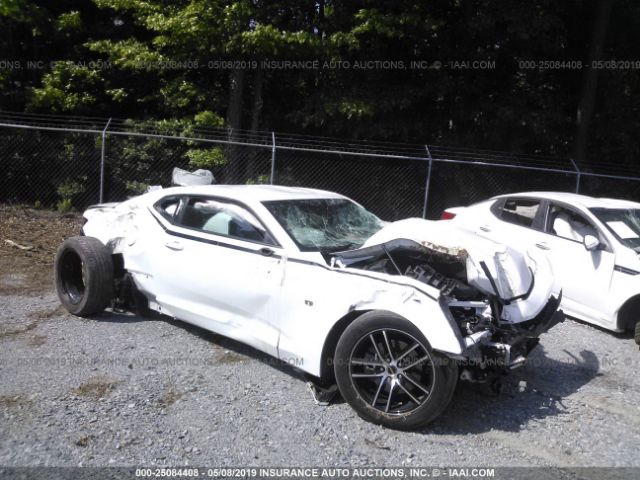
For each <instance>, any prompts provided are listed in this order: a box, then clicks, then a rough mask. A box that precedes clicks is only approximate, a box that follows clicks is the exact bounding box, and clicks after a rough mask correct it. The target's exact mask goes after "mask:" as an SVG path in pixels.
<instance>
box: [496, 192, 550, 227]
mask: <svg viewBox="0 0 640 480" xmlns="http://www.w3.org/2000/svg"><path fill="white" fill-rule="evenodd" d="M539 208H540V202H539V201H538V200H529V199H525V198H509V199H507V200H505V202H504V204H503V205H502V208H501V211H500V218H501V219H502V220H504V221H505V222H509V223H514V224H516V225H520V226H523V227H533V221H534V220H535V218H536V215H537V213H538V209H539Z"/></svg>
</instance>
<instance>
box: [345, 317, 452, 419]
mask: <svg viewBox="0 0 640 480" xmlns="http://www.w3.org/2000/svg"><path fill="white" fill-rule="evenodd" d="M334 370H335V376H336V382H337V384H338V387H339V389H340V393H341V394H342V397H343V398H344V399H345V400H346V401H347V402H348V403H349V405H351V407H352V408H353V409H354V410H355V411H356V412H357V413H358V415H360V417H362V418H363V419H365V420H367V421H369V422H372V423H375V424H378V425H383V426H385V427H388V428H394V429H399V430H413V429H416V428H419V427H422V426H424V425H426V424H428V423H429V422H431V421H433V420H434V419H435V418H437V417H438V416H439V415H440V414H441V413H442V412H443V411H444V410H445V408H446V407H447V405H448V404H449V402H450V401H451V397H452V396H453V391H454V390H455V387H456V383H457V381H458V366H457V365H456V364H455V362H453V361H452V360H451V359H449V358H447V357H445V356H443V355H440V354H438V353H436V352H434V351H433V350H432V348H431V346H430V345H429V342H428V341H427V339H426V338H425V337H424V335H422V333H421V332H420V330H418V328H417V327H416V326H415V325H413V324H412V323H411V322H409V321H408V320H406V319H404V318H402V317H400V316H399V315H396V314H394V313H391V312H385V311H372V312H368V313H365V314H363V315H362V316H360V317H358V318H357V319H356V320H355V321H354V322H353V323H351V325H349V326H348V327H347V329H346V330H345V331H344V333H343V334H342V336H341V337H340V340H339V341H338V345H337V348H336V354H335V357H334Z"/></svg>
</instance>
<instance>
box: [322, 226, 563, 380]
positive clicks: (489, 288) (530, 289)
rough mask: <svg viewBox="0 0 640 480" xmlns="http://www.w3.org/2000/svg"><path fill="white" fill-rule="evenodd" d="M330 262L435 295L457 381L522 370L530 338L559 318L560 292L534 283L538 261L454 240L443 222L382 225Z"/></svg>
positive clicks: (476, 241)
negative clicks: (450, 335) (457, 367)
mask: <svg viewBox="0 0 640 480" xmlns="http://www.w3.org/2000/svg"><path fill="white" fill-rule="evenodd" d="M427 231H428V235H427ZM421 232H424V233H421ZM464 236H466V237H467V238H461V237H464ZM403 237H404V238H403ZM469 237H471V238H469ZM420 238H429V239H430V241H429V242H426V241H420ZM434 238H436V239H437V240H438V241H437V243H436V242H434V241H433V240H434ZM459 244H464V245H466V246H467V247H465V248H460V247H458V246H457V245H459ZM333 263H334V265H335V266H338V267H344V268H358V269H362V270H367V271H374V272H379V273H385V274H389V275H400V276H405V277H408V278H411V279H414V280H416V281H417V282H420V283H423V284H426V285H429V286H430V287H432V288H434V289H436V290H437V291H438V292H439V294H440V303H441V305H442V306H443V308H447V309H448V311H449V313H450V316H451V318H452V319H453V321H454V322H455V324H456V326H457V328H458V330H459V332H460V335H461V337H462V340H463V342H464V346H465V356H464V358H461V359H460V364H461V366H462V367H463V370H462V379H465V380H470V381H487V380H489V379H490V378H492V374H493V373H496V372H499V373H503V372H505V371H508V370H511V369H513V368H517V367H519V366H521V365H523V364H524V362H525V359H526V357H527V355H528V354H529V352H531V350H532V349H533V348H534V347H535V346H536V345H537V344H538V336H539V335H540V334H542V333H544V332H546V331H547V330H548V329H550V328H551V327H553V326H554V325H555V324H557V323H558V322H560V321H562V320H563V318H564V317H563V314H562V312H561V311H558V306H559V303H560V297H561V293H558V294H557V295H555V296H554V295H553V293H554V292H552V291H551V289H550V287H549V282H547V281H545V282H538V284H536V276H539V275H549V276H550V275H551V271H550V267H549V265H548V262H546V260H545V259H544V258H540V257H538V258H534V257H533V256H532V255H530V254H529V253H526V254H523V253H522V252H519V251H515V250H513V249H510V248H508V247H506V246H504V245H500V244H496V243H494V242H491V241H487V240H484V239H481V238H480V237H477V236H474V235H472V234H466V233H461V232H460V231H459V230H457V229H450V228H449V225H448V224H446V223H444V222H429V221H425V220H422V219H409V220H402V221H399V222H395V223H393V224H389V225H388V226H387V227H385V228H383V229H382V230H381V231H380V232H378V233H377V234H375V235H374V236H373V237H372V238H371V239H369V240H368V241H367V242H366V243H365V245H364V246H363V247H362V248H360V249H357V250H350V251H346V252H339V253H335V254H334V255H333Z"/></svg>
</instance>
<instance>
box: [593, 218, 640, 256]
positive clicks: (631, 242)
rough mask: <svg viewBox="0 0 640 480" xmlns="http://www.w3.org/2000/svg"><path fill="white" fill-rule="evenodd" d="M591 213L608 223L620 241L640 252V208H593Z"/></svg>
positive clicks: (608, 226)
mask: <svg viewBox="0 0 640 480" xmlns="http://www.w3.org/2000/svg"><path fill="white" fill-rule="evenodd" d="M591 213H593V214H594V215H595V216H596V217H598V220H600V221H601V222H602V223H604V224H605V225H606V227H607V228H608V229H609V230H610V231H611V233H613V235H614V236H615V237H616V238H617V239H618V240H619V241H620V243H622V244H623V245H624V246H625V247H629V248H633V249H634V250H635V251H636V252H639V253H640V209H637V208H592V209H591Z"/></svg>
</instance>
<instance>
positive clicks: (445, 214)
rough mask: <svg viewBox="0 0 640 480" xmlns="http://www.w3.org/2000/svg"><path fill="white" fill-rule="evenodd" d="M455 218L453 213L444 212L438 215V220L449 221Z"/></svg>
mask: <svg viewBox="0 0 640 480" xmlns="http://www.w3.org/2000/svg"><path fill="white" fill-rule="evenodd" d="M455 216H456V214H455V213H451V212H447V211H446V210H445V211H444V212H442V215H440V220H451V219H452V218H454V217H455Z"/></svg>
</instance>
